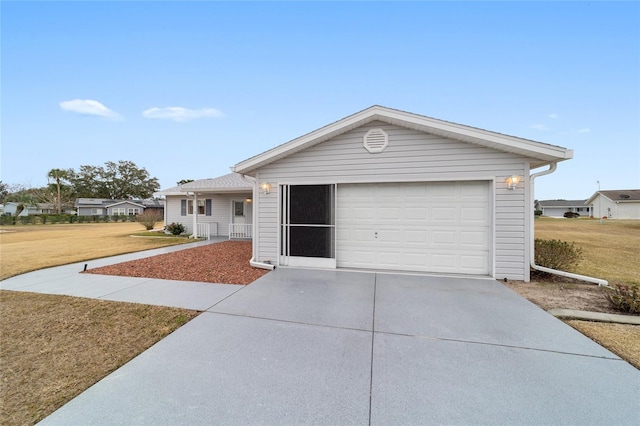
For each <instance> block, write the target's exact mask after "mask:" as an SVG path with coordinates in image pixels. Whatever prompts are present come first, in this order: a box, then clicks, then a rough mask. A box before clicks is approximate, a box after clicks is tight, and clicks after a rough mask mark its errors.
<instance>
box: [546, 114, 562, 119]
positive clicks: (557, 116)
mask: <svg viewBox="0 0 640 426" xmlns="http://www.w3.org/2000/svg"><path fill="white" fill-rule="evenodd" d="M549 118H553V119H554V120H555V119H556V118H560V116H559V115H558V114H556V113H552V114H549Z"/></svg>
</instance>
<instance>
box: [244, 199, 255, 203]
mask: <svg viewBox="0 0 640 426" xmlns="http://www.w3.org/2000/svg"><path fill="white" fill-rule="evenodd" d="M244 201H245V202H247V203H250V202H252V201H253V200H252V199H251V198H247V199H246V200H244Z"/></svg>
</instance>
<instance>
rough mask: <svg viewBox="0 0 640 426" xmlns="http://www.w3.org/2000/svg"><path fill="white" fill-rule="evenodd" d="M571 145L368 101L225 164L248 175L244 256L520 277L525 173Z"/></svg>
mask: <svg viewBox="0 0 640 426" xmlns="http://www.w3.org/2000/svg"><path fill="white" fill-rule="evenodd" d="M572 156H573V151H572V150H570V149H566V148H562V147H558V146H553V145H549V144H545V143H541V142H536V141H532V140H527V139H522V138H518V137H514V136H508V135H505V134H501V133H495V132H491V131H487V130H483V129H479V128H474V127H469V126H464V125H461V124H456V123H452V122H448V121H442V120H438V119H434V118H430V117H426V116H422V115H417V114H413V113H409V112H404V111H400V110H395V109H391V108H386V107H382V106H372V107H370V108H367V109H365V110H362V111H360V112H357V113H355V114H353V115H350V116H348V117H346V118H343V119H341V120H339V121H336V122H334V123H332V124H329V125H327V126H325V127H322V128H320V129H318V130H314V131H312V132H310V133H308V134H306V135H303V136H301V137H299V138H297V139H294V140H292V141H289V142H286V143H284V144H282V145H280V146H277V147H275V148H273V149H270V150H268V151H266V152H264V153H262V154H259V155H256V156H254V157H251V158H249V159H247V160H245V161H242V162H240V163H238V164H236V165H235V166H234V167H233V168H232V170H233V171H234V172H236V173H238V175H241V176H242V177H243V179H248V180H250V181H251V180H253V182H254V183H253V193H252V195H251V199H252V201H253V203H252V205H253V210H252V212H253V228H254V229H253V258H252V259H251V262H252V264H272V265H276V266H297V267H316V268H328V269H331V268H354V269H367V270H400V271H419V272H432V273H451V274H470V275H481V276H492V277H495V278H498V279H502V278H508V279H514V280H525V281H528V280H529V265H530V251H531V250H532V247H531V241H532V239H533V216H534V215H533V209H534V205H533V188H532V186H533V185H532V184H531V180H532V179H531V177H530V172H531V170H532V169H536V168H539V167H543V166H549V170H548V171H546V170H545V171H543V172H540V175H542V174H546V173H550V172H552V171H553V170H555V167H556V163H558V162H560V161H564V160H567V159H570V158H572ZM214 181H215V179H214ZM196 182H201V181H196ZM188 185H190V184H188ZM201 185H202V184H201V183H195V185H193V188H192V189H193V191H192V193H193V195H192V196H193V200H194V202H195V199H196V196H197V197H198V200H200V199H201V198H205V206H204V210H203V211H205V216H206V215H207V213H206V212H207V211H208V210H207V209H208V207H207V205H208V204H207V202H206V199H207V195H204V189H205V188H202V187H201ZM185 187H186V185H183V186H182V188H181V189H180V192H183V191H184V190H186V188H185ZM247 188H248V186H247ZM201 192H202V195H200V193H201ZM213 194H215V192H213ZM238 195H240V194H238ZM183 199H184V198H183ZM209 199H211V200H212V203H213V199H214V197H213V196H211V197H210V198H209ZM238 199H242V197H238ZM187 200H188V199H187ZM168 203H169V201H168ZM181 203H182V201H181ZM229 203H230V201H229V199H228V198H227V199H226V204H227V210H229V209H230V207H229ZM212 205H213V204H212ZM182 206H184V204H182ZM212 208H213V207H212ZM170 210H171V211H174V209H170V208H167V211H170ZM181 211H182V212H184V211H185V210H184V208H182V207H181ZM184 214H185V215H187V216H181V217H182V218H186V217H188V214H189V213H188V211H187V212H186V213H184ZM212 214H213V211H212ZM200 217H202V216H200ZM177 219H179V218H177V217H175V216H170V217H167V221H168V222H171V221H175V220H177ZM195 219H196V218H194V221H195ZM244 220H246V221H247V223H249V217H245V219H244Z"/></svg>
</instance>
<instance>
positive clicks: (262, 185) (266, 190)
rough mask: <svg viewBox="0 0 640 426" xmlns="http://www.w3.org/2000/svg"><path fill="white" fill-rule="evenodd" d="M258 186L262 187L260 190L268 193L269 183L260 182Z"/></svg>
mask: <svg viewBox="0 0 640 426" xmlns="http://www.w3.org/2000/svg"><path fill="white" fill-rule="evenodd" d="M260 188H261V189H262V192H264V193H265V194H268V193H269V190H270V189H271V185H269V184H268V183H267V182H263V183H261V184H260Z"/></svg>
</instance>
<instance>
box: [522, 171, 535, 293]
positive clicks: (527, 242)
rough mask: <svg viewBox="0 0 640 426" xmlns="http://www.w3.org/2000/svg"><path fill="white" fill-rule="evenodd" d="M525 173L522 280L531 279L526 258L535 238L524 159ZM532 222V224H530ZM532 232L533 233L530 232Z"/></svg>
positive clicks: (531, 202) (532, 208)
mask: <svg viewBox="0 0 640 426" xmlns="http://www.w3.org/2000/svg"><path fill="white" fill-rule="evenodd" d="M524 166H525V173H524V176H523V178H522V180H523V181H524V282H526V283H528V282H529V281H531V267H530V266H529V263H528V262H527V260H528V259H529V258H530V256H531V246H532V244H531V240H532V239H535V222H534V220H535V217H534V216H533V213H534V210H535V206H534V204H535V202H534V200H533V197H532V196H531V185H529V179H530V176H529V173H531V169H530V168H529V162H528V161H525V163H524ZM532 223H533V226H532V225H531V224H532ZM532 232H533V235H532V234H531V233H532Z"/></svg>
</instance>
